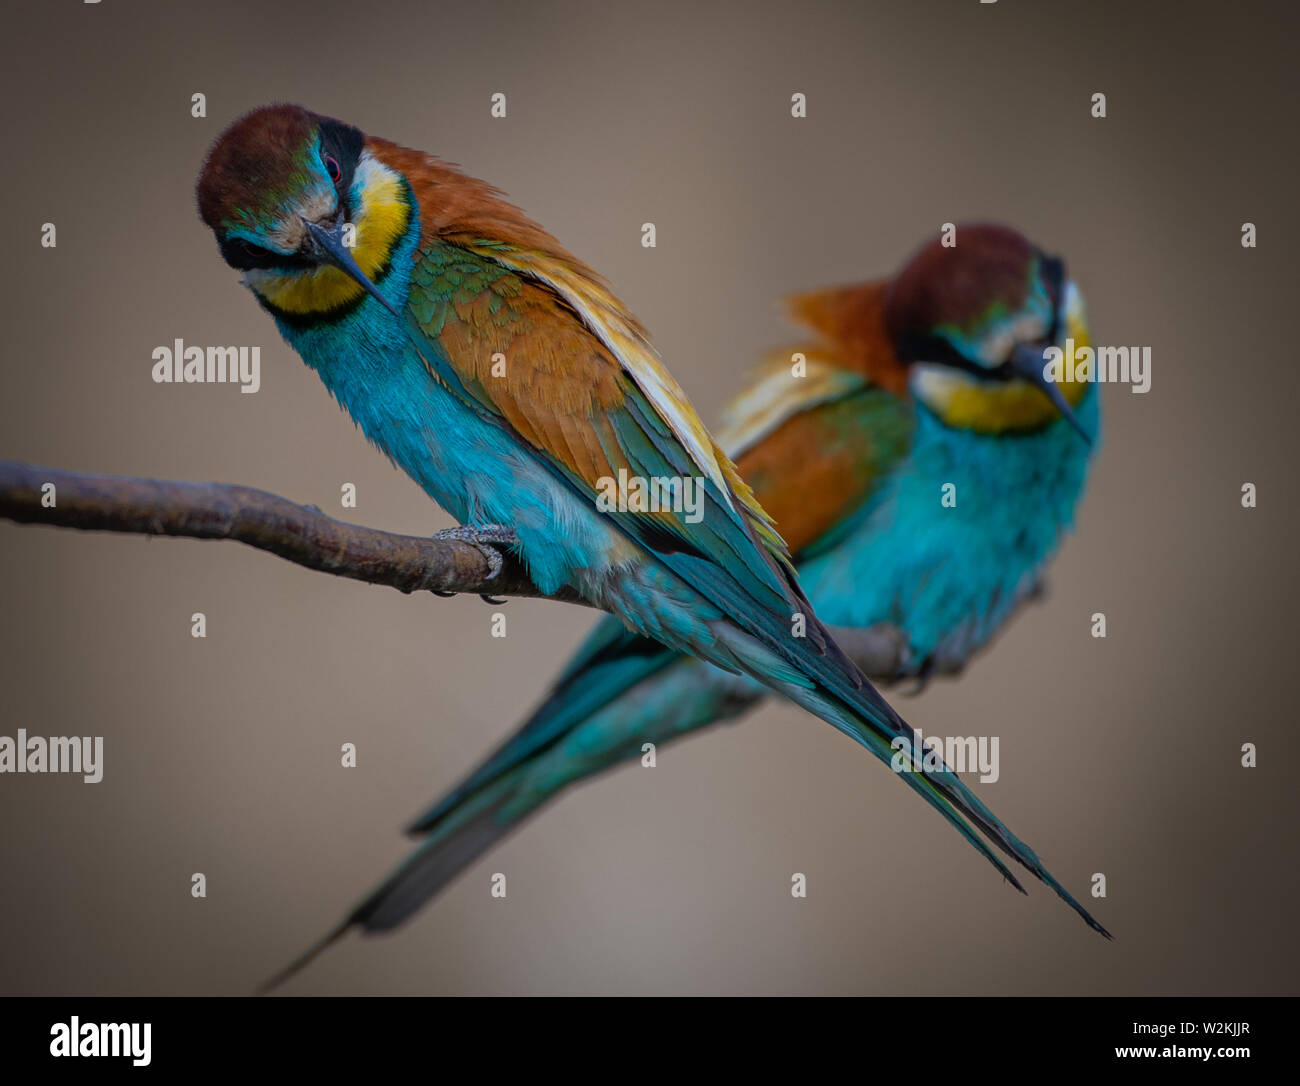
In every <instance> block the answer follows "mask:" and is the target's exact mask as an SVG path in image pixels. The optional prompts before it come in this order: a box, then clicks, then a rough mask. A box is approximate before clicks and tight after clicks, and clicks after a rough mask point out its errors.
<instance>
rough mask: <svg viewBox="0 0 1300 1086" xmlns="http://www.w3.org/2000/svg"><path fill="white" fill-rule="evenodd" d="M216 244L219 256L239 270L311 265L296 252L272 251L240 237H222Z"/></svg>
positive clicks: (305, 266)
mask: <svg viewBox="0 0 1300 1086" xmlns="http://www.w3.org/2000/svg"><path fill="white" fill-rule="evenodd" d="M218 244H219V245H220V247H221V258H222V259H223V260H224V261H225V262H226V263H227V264H229V265H230V266H231V267H232V268H238V269H239V270H240V271H248V270H249V269H250V268H285V269H289V268H308V267H311V261H310V260H307V259H306V258H305V257H302V256H299V255H298V254H297V253H294V254H292V255H290V256H285V255H284V254H283V253H273V252H271V251H270V250H269V249H263V248H262V247H261V246H260V245H254V244H253V243H252V242H249V241H244V240H243V239H242V238H223V239H221V240H220V242H219V243H218Z"/></svg>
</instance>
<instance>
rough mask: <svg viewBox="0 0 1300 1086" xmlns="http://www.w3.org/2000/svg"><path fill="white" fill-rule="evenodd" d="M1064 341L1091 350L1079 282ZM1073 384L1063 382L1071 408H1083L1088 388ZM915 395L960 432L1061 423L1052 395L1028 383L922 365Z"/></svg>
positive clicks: (1069, 304) (1069, 296)
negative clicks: (1051, 398) (987, 378)
mask: <svg viewBox="0 0 1300 1086" xmlns="http://www.w3.org/2000/svg"><path fill="white" fill-rule="evenodd" d="M1064 316H1065V320H1064V321H1063V324H1064V326H1065V327H1064V328H1063V329H1062V333H1063V334H1062V336H1061V338H1062V340H1064V339H1065V338H1066V337H1069V338H1071V339H1073V340H1074V342H1075V346H1076V349H1077V348H1078V347H1082V346H1091V344H1092V340H1091V338H1090V336H1089V334H1088V322H1087V318H1086V316H1085V314H1084V310H1083V299H1082V298H1081V296H1080V295H1079V292H1078V290H1077V289H1076V288H1075V286H1074V284H1073V283H1070V284H1069V286H1068V287H1067V293H1066V307H1065V314H1064ZM1072 378H1073V374H1072V373H1071V374H1070V376H1069V379H1067V380H1064V381H1060V382H1058V385H1059V387H1060V389H1061V394H1062V395H1063V396H1064V397H1065V400H1066V403H1068V404H1069V405H1070V406H1071V407H1077V406H1078V404H1079V401H1080V400H1082V399H1083V394H1084V393H1085V392H1086V391H1087V383H1086V382H1084V381H1075V380H1073V379H1072ZM911 385H912V392H913V394H914V395H915V396H916V398H917V399H918V400H920V401H921V402H922V403H923V404H925V406H926V407H928V408H929V409H930V410H931V411H933V412H934V413H935V414H936V415H938V416H939V418H941V419H942V420H943V421H944V423H945V424H946V425H948V426H951V427H953V428H954V429H960V430H974V431H975V432H976V433H982V434H998V433H1006V432H1008V431H1015V430H1035V429H1038V428H1039V427H1042V426H1044V425H1046V424H1047V423H1049V422H1052V421H1053V420H1055V419H1059V418H1060V417H1061V416H1060V413H1059V412H1058V411H1057V410H1056V408H1055V407H1054V406H1052V403H1051V401H1050V400H1048V398H1047V396H1046V395H1045V394H1044V393H1043V392H1042V391H1041V390H1040V389H1037V388H1035V387H1034V386H1033V385H1031V384H1029V382H1028V381H1018V380H1013V381H997V380H992V379H990V380H982V379H981V378H980V377H978V376H976V375H974V374H968V373H963V372H962V371H960V370H955V369H952V368H951V367H948V366H938V365H930V364H927V363H917V364H916V366H915V367H914V369H913V374H912V380H911Z"/></svg>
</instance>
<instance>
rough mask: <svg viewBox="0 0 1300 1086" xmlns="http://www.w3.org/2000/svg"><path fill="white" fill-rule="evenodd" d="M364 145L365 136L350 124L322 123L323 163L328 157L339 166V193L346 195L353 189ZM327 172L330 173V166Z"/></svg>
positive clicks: (321, 146) (337, 185)
mask: <svg viewBox="0 0 1300 1086" xmlns="http://www.w3.org/2000/svg"><path fill="white" fill-rule="evenodd" d="M364 145H365V136H363V135H362V134H361V131H360V129H357V128H353V127H352V126H351V125H350V124H340V123H339V122H338V121H324V122H322V124H321V126H320V149H321V161H322V162H324V160H325V158H326V156H328V157H330V158H332V159H334V161H335V162H337V163H338V164H339V179H338V180H337V181H335V182H334V186H335V188H337V189H338V190H339V192H341V193H345V194H346V193H347V191H348V190H349V189H350V188H351V187H352V178H353V176H354V175H355V174H356V172H357V162H358V161H359V160H360V158H361V151H362V148H363V147H364ZM326 172H327V173H328V172H329V167H328V165H327V166H326Z"/></svg>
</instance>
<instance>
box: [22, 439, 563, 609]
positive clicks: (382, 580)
mask: <svg viewBox="0 0 1300 1086" xmlns="http://www.w3.org/2000/svg"><path fill="white" fill-rule="evenodd" d="M47 483H52V484H53V485H54V488H55V490H54V504H53V505H52V506H50V507H49V508H47V507H46V505H45V504H43V502H42V497H43V491H42V488H43V487H44V486H45V484H47ZM0 517H4V518H6V519H8V520H14V521H17V522H18V523H20V524H49V525H54V526H56V527H60V528H80V529H82V530H85V531H101V532H130V533H134V534H140V535H170V536H188V537H190V538H193V539H234V540H237V541H238V542H240V543H246V544H248V546H250V547H256V548H257V549H258V550H264V551H270V552H271V553H272V554H278V555H279V556H280V557H281V558H286V559H288V560H289V561H290V562H296V563H297V564H298V565H300V566H306V567H307V568H308V569H315V570H320V571H321V572H322V573H332V574H334V575H335V576H337V577H350V578H352V579H353V580H357V581H365V582H366V583H367V584H379V585H388V586H389V587H390V588H396V589H397V590H398V591H399V592H422V591H430V592H474V593H480V594H485V595H486V594H490V595H493V596H523V597H533V598H542V593H541V591H539V590H538V588H537V586H536V585H535V584H533V582H532V581H531V580H530V579H529V577H528V574H527V571H526V570H525V569H524V568H523V566H522V565H521V564H520V563H519V562H518V561H516V560H515V559H513V558H512V557H511V556H510V555H509V554H506V553H504V551H503V552H502V555H503V557H504V559H505V563H504V565H503V566H502V569H501V572H500V573H499V574H498V575H497V577H496V578H494V579H493V580H488V579H487V575H488V571H489V570H488V562H487V559H486V558H484V557H483V555H482V554H480V553H479V551H478V549H477V548H476V547H474V546H472V545H470V544H469V543H460V542H457V541H455V540H443V539H429V538H425V537H423V536H412V535H395V534H393V533H391V532H381V531H377V530H376V529H374V528H364V527H361V526H360V525H356V524H346V523H344V522H343V521H340V520H335V519H334V518H333V517H329V516H326V515H325V514H324V513H322V512H321V511H320V510H319V509H317V508H316V507H315V506H308V505H297V504H295V503H294V502H291V501H288V500H287V499H285V498H280V497H277V496H276V495H274V494H268V493H267V492H266V491H264V490H255V489H253V488H252V487H247V486H233V485H231V484H228V483H185V482H173V481H171V480H166V479H133V478H127V477H123V476H115V475H89V474H82V473H79V472H70V471H58V470H56V469H54V468H43V467H37V466H35V465H32V464H21V463H18V462H16V461H12V460H0ZM545 598H549V599H555V600H561V601H563V602H565V603H585V601H584V600H583V599H582V598H581V597H580V596H578V594H577V593H576V592H572V591H570V590H567V589H566V590H563V591H562V592H561V593H559V594H557V595H555V596H550V597H545Z"/></svg>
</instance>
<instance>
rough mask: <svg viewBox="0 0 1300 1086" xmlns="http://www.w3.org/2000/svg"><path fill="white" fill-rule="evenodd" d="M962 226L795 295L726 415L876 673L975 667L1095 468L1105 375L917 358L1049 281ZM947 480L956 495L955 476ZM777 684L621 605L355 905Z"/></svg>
mask: <svg viewBox="0 0 1300 1086" xmlns="http://www.w3.org/2000/svg"><path fill="white" fill-rule="evenodd" d="M958 236H959V237H960V239H961V242H960V245H959V246H958V247H957V248H955V249H945V248H944V247H943V246H942V245H941V244H940V243H939V242H937V241H936V242H934V243H932V244H931V245H928V246H926V247H925V248H924V249H922V250H921V251H920V252H919V253H918V254H916V256H914V257H913V258H912V259H911V260H910V261H909V262H908V263H907V264H906V265H905V266H904V267H903V269H902V270H901V271H900V273H899V274H898V275H897V276H895V277H893V278H891V279H886V280H882V281H879V282H873V283H867V284H864V285H861V286H854V287H848V288H842V289H833V290H824V291H818V292H815V293H811V294H805V295H801V296H798V297H796V298H793V299H791V303H790V308H791V311H792V313H793V315H794V316H795V317H796V318H797V319H798V320H800V321H802V322H803V323H804V324H806V325H807V326H808V331H809V337H808V340H807V342H804V343H801V344H799V345H798V346H797V348H796V349H794V350H792V351H786V352H782V353H780V354H776V355H773V356H772V357H771V359H770V360H769V362H768V364H767V365H766V367H764V369H763V370H762V371H760V373H759V375H758V378H757V380H756V381H754V382H753V383H751V385H750V386H749V387H748V388H746V390H745V391H743V392H742V393H741V394H740V395H738V396H737V397H735V399H734V400H733V401H732V402H731V403H730V404H729V405H728V408H727V410H726V413H725V417H726V421H727V425H726V426H725V428H724V429H723V430H722V431H720V433H719V443H720V444H721V445H722V446H723V448H725V449H726V450H727V452H728V454H729V455H730V456H732V457H733V458H734V459H735V462H736V465H737V467H738V469H739V470H740V473H741V475H742V477H743V478H745V479H746V480H748V481H749V482H750V483H751V485H752V487H753V490H754V494H755V496H756V497H757V498H758V500H759V501H760V502H761V504H762V505H763V508H764V509H766V510H767V511H768V512H769V513H770V514H771V515H772V516H773V518H774V520H775V521H776V523H777V525H778V526H779V527H780V529H781V531H782V535H783V537H784V538H785V539H786V541H787V543H788V544H789V546H790V548H791V552H792V554H793V555H794V557H795V560H796V563H797V565H798V568H799V577H800V581H801V582H802V583H803V585H804V586H805V589H806V590H807V592H808V595H809V597H810V598H811V599H812V601H813V604H814V606H815V607H816V608H817V612H818V614H819V615H821V616H822V618H823V619H824V620H825V621H826V622H828V623H830V624H832V625H833V626H834V627H836V630H837V633H839V631H840V630H841V629H843V630H844V631H845V632H844V633H842V634H840V636H846V635H847V633H848V632H849V631H852V632H853V634H854V635H855V636H853V640H852V641H851V642H849V641H844V642H843V643H844V644H846V645H847V644H851V645H852V651H853V653H854V656H855V658H856V659H857V660H858V662H859V663H861V664H863V666H864V667H865V668H866V669H867V671H868V673H869V674H870V675H871V676H872V677H873V678H875V679H877V680H897V679H904V678H907V679H912V678H915V679H919V680H922V681H924V679H925V678H926V677H928V676H930V675H932V674H953V673H956V672H958V671H960V670H961V669H962V668H963V667H964V666H965V664H966V663H967V661H969V659H970V658H971V656H973V655H974V654H975V653H976V652H978V651H979V650H980V649H981V648H982V647H984V646H985V645H986V644H987V643H988V641H989V639H990V638H991V637H992V636H993V635H994V634H995V633H996V632H997V631H998V629H999V628H1000V627H1002V626H1003V625H1004V624H1005V623H1006V621H1007V620H1008V619H1009V618H1010V617H1011V615H1012V614H1013V613H1014V612H1015V611H1016V610H1017V608H1018V607H1019V606H1020V605H1021V604H1022V603H1023V602H1024V601H1025V600H1026V599H1027V598H1029V597H1031V596H1032V595H1034V594H1035V593H1036V591H1037V590H1038V588H1039V585H1040V579H1041V577H1042V574H1043V571H1044V568H1045V566H1046V564H1047V563H1048V561H1049V560H1050V558H1051V556H1052V554H1053V553H1054V551H1055V549H1056V547H1057V544H1058V543H1059V541H1060V538H1061V535H1062V534H1063V533H1064V532H1065V531H1066V530H1067V529H1068V528H1069V527H1070V525H1071V524H1072V522H1073V519H1074V512H1075V507H1076V505H1077V503H1078V501H1079V498H1080V496H1081V495H1082V493H1083V489H1084V484H1085V481H1086V478H1087V472H1088V463H1089V457H1090V453H1091V448H1092V442H1091V441H1087V440H1080V436H1079V434H1078V433H1077V432H1076V427H1082V428H1083V429H1084V430H1085V432H1086V433H1087V434H1088V435H1095V434H1096V433H1097V429H1098V425H1099V404H1098V396H1097V393H1096V391H1095V389H1094V388H1093V386H1091V385H1089V384H1086V383H1083V382H1077V383H1075V382H1071V383H1068V384H1066V385H1065V386H1064V387H1063V388H1062V389H1061V394H1062V396H1063V398H1064V401H1065V405H1066V409H1067V413H1066V414H1062V413H1061V412H1060V411H1059V410H1058V409H1057V407H1056V406H1054V405H1053V404H1051V403H1049V402H1048V401H1047V400H1046V399H1045V398H1043V397H1041V396H1039V395H1038V393H1037V392H1033V391H1032V390H1029V389H1027V388H1025V387H1019V388H1017V387H1015V386H1014V385H999V384H994V383H990V382H980V381H978V380H976V379H973V378H972V377H971V375H970V371H969V370H968V369H967V368H965V367H964V366H962V365H961V364H960V363H956V364H954V363H953V361H952V360H951V359H950V360H949V361H947V362H944V363H938V364H929V363H923V362H918V361H916V360H915V359H916V358H918V357H926V358H929V357H946V352H945V351H944V350H943V349H942V348H938V347H935V346H933V345H931V346H928V347H926V348H925V349H924V351H923V352H920V353H918V349H917V348H909V346H908V344H909V343H910V342H924V341H926V340H928V339H930V338H932V337H934V336H939V335H943V336H952V337H954V338H956V337H957V335H958V330H964V333H965V334H966V335H968V336H973V337H974V338H975V339H977V340H979V339H985V338H987V333H988V331H989V329H990V326H991V322H993V321H996V320H1003V321H1005V322H1007V323H1008V326H1009V327H1012V328H1014V327H1016V324H1017V320H1018V317H1022V316H1025V313H1024V310H1025V307H1026V297H1030V298H1032V296H1033V290H1032V288H1031V289H1030V290H1029V291H1026V290H1025V284H1026V282H1032V278H1033V276H1034V275H1035V274H1036V273H1035V270H1034V269H1035V268H1036V267H1039V268H1041V267H1044V266H1047V267H1050V266H1051V264H1050V262H1048V261H1046V260H1045V258H1043V257H1042V255H1041V254H1040V253H1039V251H1038V250H1037V249H1036V248H1035V247H1034V246H1033V245H1031V244H1030V243H1029V242H1028V241H1027V240H1026V239H1025V238H1024V237H1022V236H1021V235H1020V234H1019V233H1017V232H1015V231H1013V230H1010V229H1008V228H1006V227H1001V226H994V225H982V224H980V225H969V226H960V227H958ZM921 299H924V301H921ZM1031 304H1032V303H1031ZM1055 324H1056V327H1055V332H1054V339H1055V340H1056V341H1059V342H1064V340H1065V339H1066V338H1071V339H1073V340H1074V342H1075V344H1076V345H1079V346H1083V345H1087V344H1088V343H1089V341H1090V333H1089V329H1088V326H1087V322H1086V319H1085V314H1084V309H1083V302H1082V298H1081V295H1080V293H1079V291H1078V289H1077V288H1076V287H1075V285H1074V284H1073V282H1071V281H1069V280H1065V285H1064V290H1063V291H1062V292H1061V294H1060V300H1059V305H1058V312H1057V313H1056V316H1055ZM1035 328H1036V323H1035V322H1034V321H1032V320H1027V321H1026V323H1025V324H1024V326H1023V330H1022V331H1018V332H1016V333H1015V334H1013V335H1012V336H1010V337H1007V338H1004V339H1001V340H997V339H994V340H990V341H989V342H988V348H987V349H988V350H990V351H992V352H997V353H998V355H1000V356H1001V357H1003V358H1004V359H1006V360H1009V359H1011V357H1012V356H1013V355H1014V354H1015V353H1016V352H1017V351H1020V350H1022V349H1023V347H1024V346H1025V345H1026V344H1028V345H1030V346H1032V345H1034V344H1035V341H1036V339H1037V336H1036V335H1035V334H1034V329H1035ZM1026 332H1027V333H1028V334H1029V336H1030V338H1029V339H1028V340H1023V339H1020V338H1018V337H1019V336H1020V335H1023V334H1026ZM1038 354H1039V356H1041V351H1039V352H1038ZM909 359H912V360H911V361H909ZM948 485H950V486H952V487H953V488H954V490H953V492H952V493H953V495H954V499H955V500H954V501H953V503H952V504H951V505H947V504H944V503H942V502H941V501H940V500H938V497H937V496H938V495H940V493H941V491H942V488H943V487H945V486H948ZM767 693H768V689H767V687H765V686H763V685H762V684H760V683H758V682H755V681H754V680H753V679H751V678H749V677H748V676H743V675H733V674H729V673H727V672H724V671H721V670H719V669H718V668H716V667H713V666H711V665H709V664H706V663H703V662H701V661H700V660H697V659H692V658H690V657H688V656H684V655H682V654H681V653H677V652H673V651H672V650H670V649H666V648H664V647H663V646H662V645H660V644H658V643H656V642H654V641H651V640H648V639H646V638H643V637H639V636H636V635H634V634H630V633H628V632H627V631H626V629H625V628H624V627H623V626H622V624H621V623H619V622H618V621H617V620H615V619H612V618H609V619H606V620H605V621H603V622H602V623H600V624H599V625H598V626H597V627H596V629H595V630H594V631H593V632H592V634H591V635H590V636H589V637H588V639H587V641H586V643H585V644H584V645H583V647H582V648H581V649H580V650H579V651H578V653H577V654H576V656H575V657H574V659H573V660H572V661H571V662H570V663H569V665H568V666H567V667H566V668H565V670H564V672H563V673H562V675H561V677H560V678H559V679H558V680H557V682H556V684H555V685H554V687H553V688H552V690H551V692H550V693H549V694H548V696H547V697H546V698H545V699H544V700H543V702H542V703H541V705H540V706H539V707H538V708H537V709H536V711H535V712H534V713H533V715H532V716H531V717H530V718H529V719H528V720H527V722H525V723H524V725H523V726H522V727H521V728H520V729H519V730H518V731H517V732H516V733H515V734H514V735H512V736H511V737H510V738H509V739H508V740H507V741H506V742H505V743H503V744H502V745H501V746H500V747H499V748H498V749H497V750H496V751H495V752H494V753H493V754H492V755H490V756H489V757H488V758H486V759H485V760H484V761H483V762H482V763H481V764H480V765H479V766H478V767H477V768H475V769H474V770H473V771H472V772H471V773H469V774H468V775H467V776H466V777H465V778H464V779H463V780H462V781H461V782H460V783H459V784H457V785H456V786H455V787H454V788H452V789H451V790H450V791H449V792H448V793H447V794H446V795H444V796H443V797H442V798H441V799H440V800H439V801H438V802H437V803H435V804H434V805H433V806H432V807H431V808H430V809H429V810H428V811H427V812H426V813H425V814H424V815H422V816H421V817H420V818H419V819H417V820H416V821H415V822H414V823H413V824H412V825H411V826H410V827H409V832H411V833H412V834H417V835H421V836H423V837H424V838H425V841H424V843H422V844H421V845H420V847H419V848H418V849H417V850H416V851H415V852H414V853H413V854H412V855H411V857H410V858H409V859H408V860H407V861H406V862H405V863H403V864H402V865H401V867H400V868H398V870H397V871H396V872H395V873H394V874H393V875H392V877H391V878H389V879H388V880H387V881H385V882H384V883H383V884H382V885H381V886H380V887H379V888H378V889H377V890H376V891H375V892H374V893H373V894H371V895H370V896H369V897H368V898H367V899H366V900H365V901H363V902H362V903H361V904H360V905H359V906H358V907H357V908H356V909H355V910H354V911H353V913H352V915H351V917H350V918H349V920H350V923H351V924H355V925H357V926H358V927H361V928H363V929H365V930H377V929H383V928H387V927H390V926H391V925H392V923H395V922H396V921H397V920H400V919H402V917H403V916H404V915H408V914H409V913H411V912H413V911H414V910H415V909H416V908H417V907H418V906H419V905H420V904H421V903H422V902H423V901H425V900H427V899H428V898H430V897H432V896H433V895H434V894H436V893H437V892H438V891H439V890H440V889H441V888H442V887H443V886H444V885H446V884H447V883H448V882H449V881H450V880H451V879H453V878H454V877H455V876H456V875H457V874H458V873H459V872H460V871H462V870H463V869H464V868H465V867H467V866H468V865H469V864H471V863H473V862H474V860H476V859H477V858H478V857H479V856H480V855H482V854H483V853H484V852H485V851H487V850H488V849H489V848H491V847H492V846H493V845H494V844H496V843H497V842H498V841H499V840H501V838H503V837H504V836H506V835H507V834H508V833H510V832H511V831H512V830H514V829H515V828H516V827H518V825H519V824H520V822H521V821H522V820H524V819H525V818H527V817H528V816H529V815H531V814H533V813H535V812H536V811H538V810H539V809H540V808H542V807H543V806H544V805H546V804H547V803H548V802H549V801H551V800H553V799H555V798H556V797H557V796H558V795H559V794H561V793H562V792H563V791H564V790H565V789H566V788H568V787H569V786H570V785H573V784H575V783H577V782H580V781H582V780H585V779H587V778H588V777H590V776H592V775H594V774H597V773H600V772H602V771H603V770H606V769H609V768H610V767H611V766H614V765H617V764H619V763H621V762H624V761H627V760H634V759H638V758H641V757H642V756H643V753H644V744H646V743H653V744H655V745H656V746H662V745H663V744H665V743H668V742H671V741H672V740H674V739H677V738H680V737H682V736H684V735H688V734H690V733H692V732H693V731H696V730H698V729H700V728H703V727H706V726H708V725H710V724H713V723H715V722H718V721H723V720H729V719H733V718H735V717H736V716H738V715H740V714H741V713H743V712H745V711H746V710H748V709H750V708H752V707H753V706H755V705H757V704H758V703H759V702H760V701H761V700H762V699H763V698H764V697H765V696H766V695H767ZM394 902H400V903H401V908H400V909H396V910H395V909H394V908H393V904H394ZM376 918H378V919H379V920H380V921H382V922H381V923H376V922H375V920H376Z"/></svg>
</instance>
